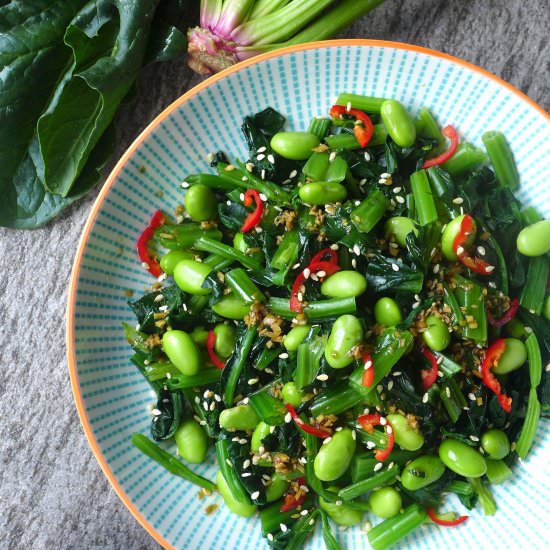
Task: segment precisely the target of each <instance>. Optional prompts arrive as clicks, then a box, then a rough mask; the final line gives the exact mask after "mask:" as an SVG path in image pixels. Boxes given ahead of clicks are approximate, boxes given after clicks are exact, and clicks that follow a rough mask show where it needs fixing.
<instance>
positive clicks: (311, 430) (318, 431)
mask: <svg viewBox="0 0 550 550" xmlns="http://www.w3.org/2000/svg"><path fill="white" fill-rule="evenodd" d="M285 407H286V410H287V411H288V412H289V413H290V416H291V417H292V420H294V422H295V423H296V426H298V428H300V430H302V431H303V432H306V433H308V434H310V435H314V436H315V437H320V438H321V439H325V438H326V437H330V436H331V434H330V433H329V432H328V431H326V430H323V429H322V428H316V427H315V426H312V425H311V424H307V423H306V422H304V421H303V420H302V419H301V418H300V416H299V415H298V413H297V412H296V409H295V408H294V407H293V406H292V405H291V404H290V403H285Z"/></svg>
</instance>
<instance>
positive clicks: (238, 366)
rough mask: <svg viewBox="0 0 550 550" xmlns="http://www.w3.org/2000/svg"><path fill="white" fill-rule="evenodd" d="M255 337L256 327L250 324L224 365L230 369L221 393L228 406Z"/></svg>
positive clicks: (231, 403)
mask: <svg viewBox="0 0 550 550" xmlns="http://www.w3.org/2000/svg"><path fill="white" fill-rule="evenodd" d="M255 338H256V327H255V326H252V327H249V328H247V329H246V331H245V332H244V334H243V335H242V336H241V338H240V339H239V341H238V342H237V345H236V346H235V352H234V353H233V355H232V356H231V359H230V360H229V362H228V363H227V365H226V366H225V369H230V371H229V377H228V379H227V382H226V384H225V389H224V393H223V400H224V401H225V404H226V405H227V406H228V407H232V406H233V400H234V397H235V388H236V387H237V382H238V381H239V377H240V376H241V372H242V370H243V367H244V364H245V362H246V360H247V358H248V354H249V353H250V350H251V349H252V344H253V343H254V340H255Z"/></svg>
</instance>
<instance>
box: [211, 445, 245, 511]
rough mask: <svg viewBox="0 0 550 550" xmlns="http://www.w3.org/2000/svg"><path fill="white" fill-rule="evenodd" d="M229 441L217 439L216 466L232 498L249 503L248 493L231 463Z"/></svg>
mask: <svg viewBox="0 0 550 550" xmlns="http://www.w3.org/2000/svg"><path fill="white" fill-rule="evenodd" d="M230 444H231V442H230V441H229V440H228V439H219V440H218V441H216V456H217V457H218V466H219V467H220V470H221V472H222V475H223V477H224V479H225V481H226V482H227V486H228V487H229V489H230V491H231V494H232V495H233V498H234V499H235V500H236V501H237V502H240V503H241V504H251V502H250V495H249V494H248V492H247V491H246V489H245V488H244V486H243V484H242V482H241V480H240V478H239V474H238V473H237V471H236V470H235V468H233V466H232V465H231V457H230V455H229V446H230Z"/></svg>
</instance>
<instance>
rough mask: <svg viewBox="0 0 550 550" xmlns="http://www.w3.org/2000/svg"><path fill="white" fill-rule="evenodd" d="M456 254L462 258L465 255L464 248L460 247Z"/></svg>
mask: <svg viewBox="0 0 550 550" xmlns="http://www.w3.org/2000/svg"><path fill="white" fill-rule="evenodd" d="M456 253H457V254H458V255H459V256H460V255H461V254H464V248H463V247H462V246H458V247H457V249H456Z"/></svg>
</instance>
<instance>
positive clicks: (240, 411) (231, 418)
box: [219, 405, 260, 431]
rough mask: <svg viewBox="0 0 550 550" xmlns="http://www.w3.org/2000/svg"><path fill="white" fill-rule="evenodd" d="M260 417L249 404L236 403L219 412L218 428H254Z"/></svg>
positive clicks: (232, 429)
mask: <svg viewBox="0 0 550 550" xmlns="http://www.w3.org/2000/svg"><path fill="white" fill-rule="evenodd" d="M259 422H260V419H259V418H258V415H257V414H256V412H255V411H254V409H253V408H252V407H251V406H250V405H236V406H235V407H231V408H230V409H225V410H224V411H222V412H221V413H220V418H219V423H220V428H223V429H224V430H231V431H234V430H254V429H255V428H256V426H257V425H258V423H259Z"/></svg>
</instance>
